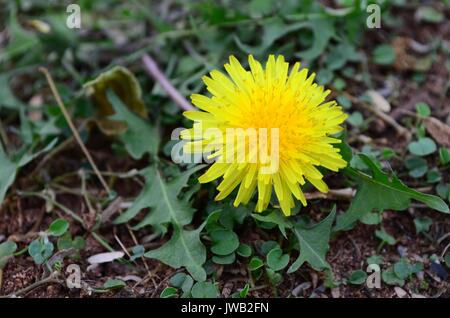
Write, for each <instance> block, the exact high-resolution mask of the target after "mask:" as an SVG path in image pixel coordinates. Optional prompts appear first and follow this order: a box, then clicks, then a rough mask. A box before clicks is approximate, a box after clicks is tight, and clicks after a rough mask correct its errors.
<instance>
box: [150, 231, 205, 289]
mask: <svg viewBox="0 0 450 318" xmlns="http://www.w3.org/2000/svg"><path fill="white" fill-rule="evenodd" d="M204 225H205V223H203V224H202V225H201V226H200V227H199V228H198V229H196V230H194V231H187V230H184V229H181V228H180V227H178V226H175V227H174V230H173V235H172V238H171V239H170V240H169V242H167V243H166V244H164V245H163V246H161V247H160V248H158V249H155V250H152V251H149V252H147V253H145V254H144V256H145V257H148V258H153V259H157V260H159V261H161V262H163V263H164V264H166V265H169V266H170V267H173V268H180V267H182V266H184V267H185V268H186V269H187V271H188V272H189V273H190V274H191V275H192V277H193V278H194V279H195V280H197V281H205V280H206V272H205V270H204V268H203V264H204V263H205V261H206V248H205V246H204V245H203V244H202V242H201V241H200V232H201V231H202V229H203V227H204Z"/></svg>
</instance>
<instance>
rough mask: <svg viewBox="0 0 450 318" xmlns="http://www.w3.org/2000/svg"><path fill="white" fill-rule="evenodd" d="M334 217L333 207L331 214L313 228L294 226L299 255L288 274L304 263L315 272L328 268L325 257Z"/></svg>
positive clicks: (334, 209) (334, 210) (334, 208)
mask: <svg viewBox="0 0 450 318" xmlns="http://www.w3.org/2000/svg"><path fill="white" fill-rule="evenodd" d="M335 216H336V207H333V210H332V211H331V213H330V214H329V215H328V216H327V217H326V218H325V219H324V220H322V221H321V222H320V223H318V224H316V225H314V226H313V227H310V228H306V227H303V226H300V225H295V226H294V228H293V229H294V233H295V235H296V236H297V239H298V242H299V244H300V255H299V257H298V258H297V260H296V261H295V262H294V263H293V264H292V265H291V266H290V267H289V269H288V273H292V272H295V271H296V270H297V269H299V268H300V266H302V265H303V263H304V262H308V263H309V264H310V265H311V267H312V268H314V269H315V270H317V271H319V270H322V269H327V268H330V265H329V264H328V263H327V261H326V260H325V255H326V253H327V251H328V249H329V245H328V241H329V240H330V233H331V226H332V225H333V221H334V218H335Z"/></svg>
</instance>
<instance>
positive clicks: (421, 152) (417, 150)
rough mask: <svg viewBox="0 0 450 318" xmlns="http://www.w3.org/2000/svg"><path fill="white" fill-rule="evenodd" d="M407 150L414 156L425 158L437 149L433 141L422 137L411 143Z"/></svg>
mask: <svg viewBox="0 0 450 318" xmlns="http://www.w3.org/2000/svg"><path fill="white" fill-rule="evenodd" d="M408 150H409V152H410V153H412V154H413V155H416V156H427V155H430V154H432V153H433V152H435V151H436V150H437V147H436V143H435V142H434V141H433V139H431V138H428V137H424V138H420V139H419V140H418V141H413V142H411V143H410V144H409V145H408Z"/></svg>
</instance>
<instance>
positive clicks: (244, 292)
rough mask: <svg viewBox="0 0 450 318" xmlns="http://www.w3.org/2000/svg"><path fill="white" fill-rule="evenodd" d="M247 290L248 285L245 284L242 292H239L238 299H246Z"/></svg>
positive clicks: (248, 288)
mask: <svg viewBox="0 0 450 318" xmlns="http://www.w3.org/2000/svg"><path fill="white" fill-rule="evenodd" d="M249 290H250V285H249V284H245V286H244V288H242V290H241V291H240V292H239V297H240V298H245V297H247V295H248V292H249Z"/></svg>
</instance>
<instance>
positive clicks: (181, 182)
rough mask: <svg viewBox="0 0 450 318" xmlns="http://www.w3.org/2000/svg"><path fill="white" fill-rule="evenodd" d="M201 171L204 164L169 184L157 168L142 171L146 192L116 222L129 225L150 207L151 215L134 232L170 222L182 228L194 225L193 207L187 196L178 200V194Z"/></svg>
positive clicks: (184, 173) (175, 178)
mask: <svg viewBox="0 0 450 318" xmlns="http://www.w3.org/2000/svg"><path fill="white" fill-rule="evenodd" d="M201 168H203V166H202V165H199V166H196V167H194V168H192V169H190V170H187V171H185V172H183V173H181V174H180V175H179V176H177V177H174V178H173V179H172V180H171V181H169V182H166V181H165V180H164V179H163V177H162V176H161V174H160V172H159V171H158V170H156V169H155V168H153V167H150V168H147V169H145V170H144V171H143V175H144V176H145V186H144V188H143V190H142V191H141V193H140V194H139V196H138V197H137V198H136V199H135V200H134V202H133V205H132V206H131V207H130V208H129V209H128V210H127V211H126V212H125V213H123V214H121V215H120V216H119V217H118V218H117V219H116V220H115V221H114V223H116V224H120V223H125V222H128V221H129V220H131V219H132V218H133V217H135V216H136V215H137V214H138V213H139V212H140V211H141V210H142V209H145V208H150V209H151V212H150V213H149V214H147V216H146V217H145V218H144V219H143V220H142V221H141V222H140V223H139V224H137V225H136V226H135V227H134V229H140V228H142V227H144V226H147V225H152V226H161V225H164V224H166V223H169V222H171V223H173V224H176V225H178V226H179V227H181V226H184V225H187V224H189V223H191V221H192V216H193V215H194V211H195V210H194V209H193V208H191V207H190V205H189V202H188V199H189V198H188V197H185V198H182V199H179V198H178V195H179V193H180V191H181V190H182V189H183V188H184V187H185V186H186V185H187V182H188V180H189V177H190V176H191V175H192V174H193V173H194V172H196V171H198V170H200V169H201Z"/></svg>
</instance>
